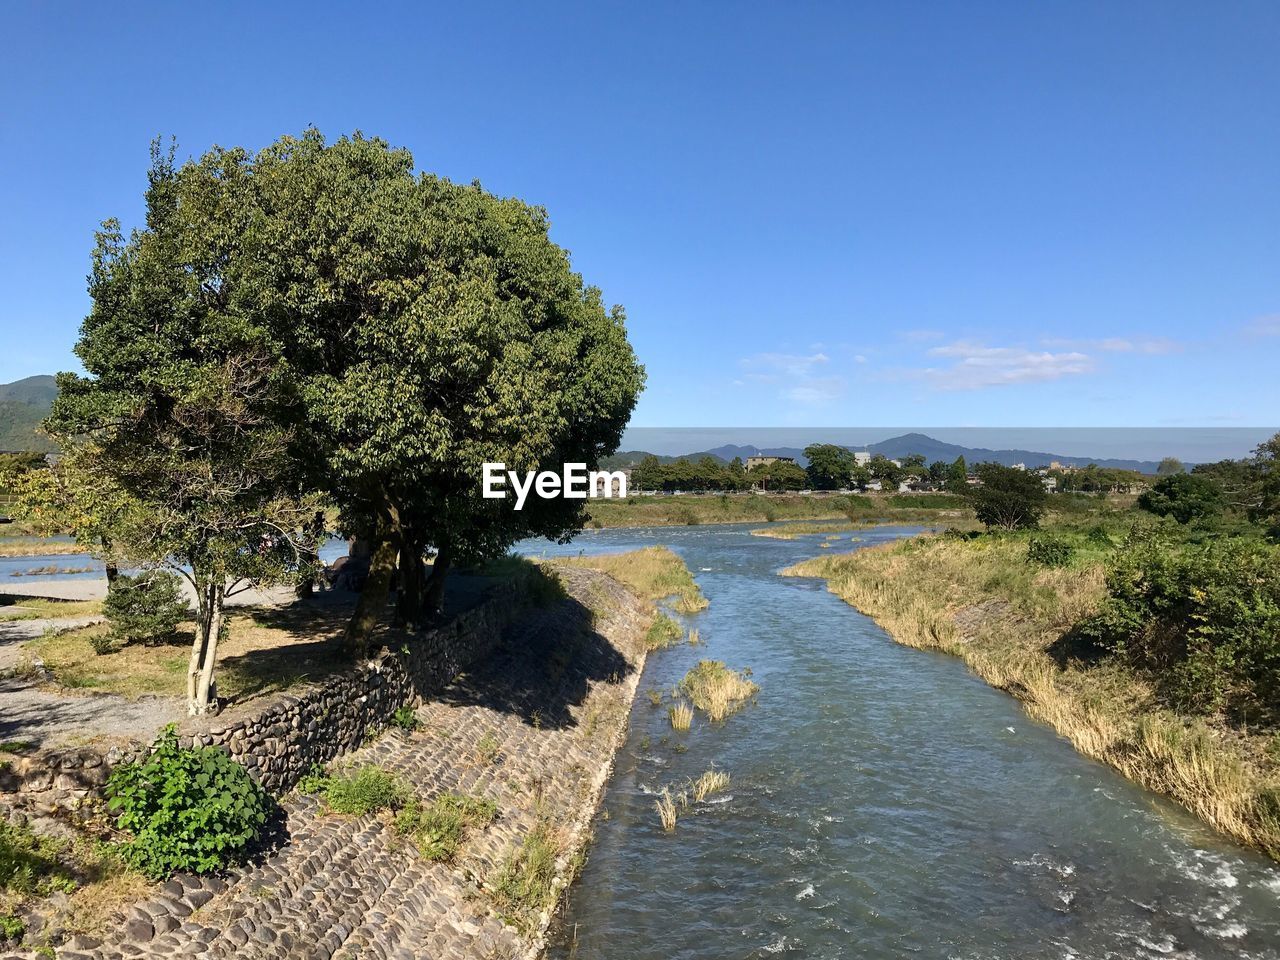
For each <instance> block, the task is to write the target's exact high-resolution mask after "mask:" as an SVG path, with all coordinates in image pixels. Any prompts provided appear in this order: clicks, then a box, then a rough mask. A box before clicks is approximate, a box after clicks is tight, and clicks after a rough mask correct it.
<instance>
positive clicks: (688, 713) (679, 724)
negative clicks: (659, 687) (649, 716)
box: [667, 703, 693, 731]
mask: <svg viewBox="0 0 1280 960" xmlns="http://www.w3.org/2000/svg"><path fill="white" fill-rule="evenodd" d="M667 716H668V717H670V718H671V728H672V729H673V730H681V731H684V730H688V729H689V728H690V727H691V726H692V725H693V708H692V707H691V706H689V705H688V704H687V703H677V704H674V705H673V706H670V707H667Z"/></svg>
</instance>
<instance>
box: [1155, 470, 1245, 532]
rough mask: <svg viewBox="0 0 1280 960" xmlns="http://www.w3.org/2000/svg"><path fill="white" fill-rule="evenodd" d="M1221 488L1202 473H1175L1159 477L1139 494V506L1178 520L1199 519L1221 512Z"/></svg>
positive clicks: (1160, 515) (1161, 515) (1158, 514)
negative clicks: (1149, 487)
mask: <svg viewBox="0 0 1280 960" xmlns="http://www.w3.org/2000/svg"><path fill="white" fill-rule="evenodd" d="M1223 505H1224V501H1223V495H1222V489H1221V488H1220V487H1219V486H1218V485H1217V484H1216V483H1214V482H1213V480H1211V479H1209V477H1207V476H1205V475H1204V474H1199V473H1174V474H1170V475H1169V476H1165V477H1161V478H1160V479H1159V480H1157V481H1156V482H1155V484H1154V485H1153V486H1152V487H1151V489H1150V490H1147V491H1145V492H1143V494H1142V495H1141V496H1140V497H1138V506H1139V507H1141V508H1142V509H1143V510H1146V511H1147V512H1148V513H1154V514H1155V515H1156V516H1158V517H1173V519H1175V520H1177V521H1178V522H1179V523H1190V522H1191V521H1192V520H1202V519H1205V518H1208V517H1213V516H1216V515H1218V514H1219V513H1221V512H1222V508H1223Z"/></svg>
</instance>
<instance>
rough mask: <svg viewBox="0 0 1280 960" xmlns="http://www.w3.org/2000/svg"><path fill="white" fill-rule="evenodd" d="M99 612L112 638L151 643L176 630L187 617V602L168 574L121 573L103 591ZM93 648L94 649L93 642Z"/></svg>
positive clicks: (160, 641)
mask: <svg viewBox="0 0 1280 960" xmlns="http://www.w3.org/2000/svg"><path fill="white" fill-rule="evenodd" d="M102 612H103V613H104V614H105V615H106V617H107V621H108V622H109V623H110V624H111V632H112V634H114V635H115V637H117V638H119V639H120V640H123V641H124V642H126V643H131V642H134V641H141V642H142V643H145V644H147V645H148V646H152V645H154V644H159V643H165V642H167V641H168V640H169V639H171V638H172V637H173V635H174V633H175V632H177V629H178V624H180V623H181V622H182V621H183V620H185V619H187V601H186V597H185V596H184V594H183V592H182V587H181V584H180V582H179V580H178V578H177V576H176V575H174V574H172V573H164V572H162V571H159V570H152V571H150V572H148V573H142V574H139V575H138V576H136V577H131V576H129V575H128V574H123V573H122V574H120V575H119V576H118V577H116V580H115V582H114V583H113V584H111V589H110V590H108V591H107V597H106V599H105V600H104V601H103V602H102ZM94 649H95V650H98V648H97V645H95V647H94ZM98 652H99V653H102V652H104V651H102V650H98Z"/></svg>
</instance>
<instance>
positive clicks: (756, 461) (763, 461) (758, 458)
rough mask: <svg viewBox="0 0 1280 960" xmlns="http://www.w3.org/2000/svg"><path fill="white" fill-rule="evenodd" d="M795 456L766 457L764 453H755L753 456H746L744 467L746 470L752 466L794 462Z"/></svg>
mask: <svg viewBox="0 0 1280 960" xmlns="http://www.w3.org/2000/svg"><path fill="white" fill-rule="evenodd" d="M795 462H796V458H795V457H768V456H765V455H764V454H762V453H761V454H756V455H755V456H754V457H747V463H746V467H747V469H748V470H750V469H752V468H753V467H767V466H768V465H769V464H771V463H795Z"/></svg>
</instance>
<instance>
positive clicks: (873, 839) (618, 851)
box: [522, 526, 1280, 960]
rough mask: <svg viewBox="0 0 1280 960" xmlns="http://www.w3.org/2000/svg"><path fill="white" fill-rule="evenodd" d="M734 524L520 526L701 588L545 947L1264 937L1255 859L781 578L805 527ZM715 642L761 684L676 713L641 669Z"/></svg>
mask: <svg viewBox="0 0 1280 960" xmlns="http://www.w3.org/2000/svg"><path fill="white" fill-rule="evenodd" d="M749 529H750V527H749V526H733V527H722V526H702V527H688V528H664V529H660V530H652V531H637V530H610V531H600V532H593V533H585V534H583V535H582V536H581V537H579V538H578V540H577V541H575V542H574V543H573V544H570V545H568V546H562V547H557V546H550V545H548V544H547V543H546V542H545V541H540V542H537V543H532V542H531V543H526V544H524V545H522V548H523V549H524V550H525V552H526V553H529V554H533V555H537V554H543V553H545V554H547V555H557V554H559V555H563V554H575V553H578V552H579V551H582V552H586V553H600V552H617V551H620V550H629V549H633V548H635V547H639V546H644V545H647V544H652V543H662V544H666V545H668V546H670V547H672V548H673V549H674V550H676V551H677V552H678V553H679V554H680V555H681V556H682V557H683V558H684V560H685V562H686V563H687V564H688V565H689V568H690V569H691V570H692V571H693V572H694V575H695V577H696V578H697V580H698V582H699V584H700V586H701V587H702V590H703V592H704V593H705V594H706V595H707V597H708V598H709V599H710V601H711V606H710V608H709V609H708V610H706V611H704V612H703V613H700V614H697V615H695V616H693V617H689V618H686V620H687V622H688V624H689V625H690V626H696V627H697V628H698V630H699V631H700V632H701V635H702V638H703V640H704V643H703V645H701V646H698V647H690V646H688V645H681V646H679V647H675V648H672V649H670V650H667V651H663V652H661V653H658V654H656V655H654V656H651V657H650V658H649V662H648V664H647V666H646V667H645V672H644V676H643V678H642V680H641V695H640V696H638V697H637V698H636V703H635V705H634V707H633V710H632V717H631V730H630V734H629V738H628V741H627V743H626V745H625V747H624V748H623V749H622V751H621V752H620V753H619V755H618V759H617V767H616V770H615V772H614V775H613V778H612V780H611V782H610V784H609V787H608V790H607V793H606V795H605V799H604V805H603V810H604V813H602V815H601V816H600V817H599V818H598V819H597V822H596V825H595V842H594V844H593V846H592V848H591V852H590V858H589V860H588V862H587V864H586V867H585V868H584V870H583V873H582V876H581V878H580V879H579V881H578V882H577V883H576V884H575V885H574V887H573V889H572V890H571V894H570V898H569V903H568V915H567V923H566V925H565V929H564V934H563V938H562V942H561V943H559V944H558V945H556V946H554V947H553V948H552V950H551V952H550V956H552V957H555V958H560V960H564V958H571V957H576V958H579V960H677V958H678V960H703V958H705V960H713V958H714V960H726V958H768V957H779V956H781V957H786V956H795V957H806V958H832V957H850V958H864V960H879V958H901V957H927V958H933V957H938V958H965V960H978V958H1002V960H1006V958H1007V960H1014V958H1018V960H1021V958H1104V957H1115V958H1124V960H1129V958H1148V957H1150V958H1169V957H1175V958H1192V957H1196V958H1206V960H1207V958H1219V957H1222V958H1226V957H1231V958H1240V957H1257V958H1261V957H1268V958H1277V957H1280V870H1277V868H1276V867H1274V866H1273V865H1272V864H1271V863H1270V862H1269V861H1267V860H1266V859H1265V858H1263V857H1261V856H1259V855H1257V854H1254V853H1251V852H1249V851H1246V850H1242V849H1240V848H1238V847H1235V846H1233V845H1231V844H1229V843H1226V842H1224V841H1222V840H1221V839H1219V838H1217V837H1215V836H1214V835H1213V834H1212V833H1211V832H1210V831H1208V830H1207V829H1205V828H1204V827H1202V826H1201V825H1200V824H1199V823H1198V822H1197V821H1195V820H1194V819H1193V818H1192V817H1191V816H1190V815H1188V814H1186V813H1185V812H1183V811H1182V810H1181V809H1179V808H1177V807H1175V806H1174V805H1173V804H1171V803H1169V802H1167V801H1165V800H1162V799H1161V798H1159V797H1157V796H1155V795H1153V794H1151V793H1148V792H1147V791H1145V790H1142V789H1141V788H1139V787H1137V786H1134V785H1133V784H1130V783H1128V782H1127V781H1125V780H1124V779H1122V778H1121V777H1119V776H1118V775H1116V774H1114V773H1112V772H1111V771H1110V770H1108V769H1107V768H1105V767H1103V766H1101V765H1100V764H1097V763H1094V762H1092V761H1090V760H1087V759H1085V758H1084V757H1082V756H1080V755H1079V754H1077V753H1076V752H1075V751H1074V750H1073V749H1072V748H1071V746H1070V745H1069V744H1068V743H1067V742H1066V741H1064V740H1062V739H1061V738H1059V737H1058V736H1057V735H1055V734H1054V733H1053V732H1052V731H1051V730H1050V729H1048V728H1047V727H1045V726H1042V725H1040V724H1038V723H1035V722H1033V721H1031V720H1029V719H1028V718H1027V717H1026V716H1025V715H1024V714H1023V712H1022V710H1021V709H1020V707H1019V706H1018V704H1017V703H1016V702H1015V701H1014V700H1013V699H1012V698H1011V697H1009V696H1007V695H1006V694H1003V693H1001V692H999V691H997V690H994V689H992V688H990V687H988V686H987V685H986V684H984V683H983V682H982V681H980V680H978V679H976V678H974V677H973V676H971V675H969V674H968V673H967V671H966V670H965V667H964V666H963V664H961V663H960V661H959V660H957V659H956V658H954V657H948V656H946V655H943V654H937V653H930V652H923V651H919V650H913V649H910V648H907V647H903V646H900V645H898V644H895V643H894V642H893V641H892V640H890V639H889V637H888V636H887V635H886V634H885V633H884V632H883V631H882V630H881V629H880V628H879V627H877V626H876V625H875V624H874V623H873V622H871V621H870V620H869V619H867V618H866V617H864V616H862V615H861V614H859V613H857V612H856V611H855V610H854V609H853V608H851V607H849V606H848V605H847V604H845V603H844V602H843V601H841V600H839V599H838V598H836V597H835V596H833V595H831V594H830V593H828V592H827V590H826V587H825V584H824V583H821V582H819V581H813V580H801V579H793V578H784V577H779V576H777V571H778V570H779V569H780V568H782V567H785V566H787V565H789V564H791V563H793V562H795V561H797V560H800V559H803V558H806V557H809V556H813V555H815V554H817V553H819V552H820V548H819V547H818V543H819V542H821V538H820V537H808V538H803V539H800V540H793V541H786V540H773V539H767V538H762V537H752V536H750V535H749V534H748V532H747V531H748V530H749ZM912 532H915V531H913V530H909V529H904V528H896V529H895V528H882V529H878V530H872V531H862V532H859V533H858V536H859V537H860V538H861V542H860V543H854V544H851V543H849V542H848V537H847V536H846V537H845V539H843V540H842V541H840V542H838V543H836V544H835V545H834V547H833V549H835V550H848V549H857V548H861V547H863V546H867V545H871V544H874V543H879V542H884V541H886V540H889V539H892V538H894V537H898V536H902V535H904V534H908V533H912ZM708 657H709V658H713V659H720V660H724V661H726V662H727V663H728V664H729V665H730V666H732V667H750V668H751V669H752V671H753V672H754V679H755V680H756V682H757V683H758V684H759V685H760V688H761V689H760V695H759V702H758V704H757V705H756V706H751V707H747V708H746V709H745V710H743V711H742V712H740V713H738V714H736V715H734V716H732V717H730V718H729V719H728V720H727V721H726V722H725V723H724V724H722V725H718V726H711V725H709V724H708V723H707V722H706V720H705V719H704V718H703V717H702V715H701V714H699V716H698V717H697V718H696V719H695V721H694V726H693V729H692V731H690V732H689V733H686V734H676V733H674V732H673V731H672V730H671V727H670V723H669V722H668V720H667V715H666V709H665V706H664V707H663V708H655V707H653V706H651V705H650V703H649V700H648V698H647V697H646V696H644V691H645V690H646V689H648V688H657V689H659V690H664V691H669V690H670V689H671V687H672V686H673V685H675V684H676V683H677V682H678V681H679V679H680V678H681V677H682V676H683V675H684V673H685V671H687V670H688V669H689V668H690V667H691V666H692V665H693V664H694V663H695V662H696V661H697V660H699V659H701V658H708ZM712 766H715V767H718V768H721V769H723V770H726V771H729V772H730V773H731V775H732V783H731V786H730V789H729V790H728V792H727V793H726V794H724V795H721V796H720V797H716V798H714V802H707V803H704V804H702V805H700V807H698V808H697V809H696V810H695V811H693V812H691V813H689V814H687V815H686V816H684V817H683V818H682V819H681V820H680V822H679V825H678V827H677V829H676V831H675V832H674V833H664V832H663V831H662V829H661V827H660V826H659V824H658V819H657V816H656V814H655V812H654V807H653V801H654V794H655V792H657V791H659V790H660V789H661V788H662V787H663V785H664V784H669V783H671V784H679V783H681V782H683V781H684V780H686V779H687V778H689V777H693V776H696V775H697V774H699V773H701V772H702V771H703V770H706V769H708V768H709V767H712Z"/></svg>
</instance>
